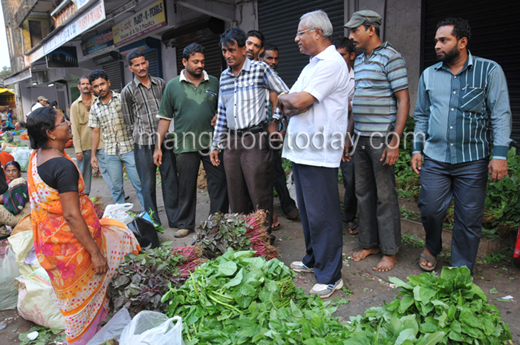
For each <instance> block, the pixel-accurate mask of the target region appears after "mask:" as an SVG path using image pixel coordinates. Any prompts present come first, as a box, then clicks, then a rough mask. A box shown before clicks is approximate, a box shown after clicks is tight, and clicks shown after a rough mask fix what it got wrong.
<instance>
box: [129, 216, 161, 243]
mask: <svg viewBox="0 0 520 345" xmlns="http://www.w3.org/2000/svg"><path fill="white" fill-rule="evenodd" d="M145 215H146V216H148V214H147V213H146V212H143V213H141V214H139V215H138V216H137V217H136V218H135V219H134V220H132V222H131V223H130V224H128V229H130V231H132V233H133V234H134V236H135V238H136V239H137V241H138V242H139V244H140V245H141V249H143V250H145V249H150V248H157V247H159V246H160V245H161V243H160V242H159V236H157V230H155V226H154V225H153V223H152V222H150V221H148V220H146V218H145V217H144V216H145ZM149 218H150V217H149V216H148V219H149Z"/></svg>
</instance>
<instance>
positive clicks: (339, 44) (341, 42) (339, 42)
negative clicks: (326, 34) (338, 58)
mask: <svg viewBox="0 0 520 345" xmlns="http://www.w3.org/2000/svg"><path fill="white" fill-rule="evenodd" d="M332 44H334V45H335V46H336V49H339V48H345V49H346V50H347V52H348V53H349V54H351V53H354V52H355V51H356V49H354V43H353V41H352V40H351V39H349V38H346V37H338V38H336V39H335V40H334V42H333V43H332Z"/></svg>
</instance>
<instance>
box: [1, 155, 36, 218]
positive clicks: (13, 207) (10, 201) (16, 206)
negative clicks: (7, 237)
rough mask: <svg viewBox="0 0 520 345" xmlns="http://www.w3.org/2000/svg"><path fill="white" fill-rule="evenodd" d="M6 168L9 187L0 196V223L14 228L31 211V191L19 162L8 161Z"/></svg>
mask: <svg viewBox="0 0 520 345" xmlns="http://www.w3.org/2000/svg"><path fill="white" fill-rule="evenodd" d="M4 170H5V176H6V179H7V183H8V184H9V189H8V190H7V191H6V192H5V193H4V194H3V195H2V198H0V204H2V205H0V224H4V225H9V226H10V227H13V228H14V227H15V226H16V224H18V222H19V221H20V219H22V218H23V217H25V216H26V215H28V214H29V213H31V204H30V203H29V191H28V190H27V182H25V179H24V178H23V177H22V170H21V169H20V164H18V162H16V161H11V162H8V163H6V164H5V166H4Z"/></svg>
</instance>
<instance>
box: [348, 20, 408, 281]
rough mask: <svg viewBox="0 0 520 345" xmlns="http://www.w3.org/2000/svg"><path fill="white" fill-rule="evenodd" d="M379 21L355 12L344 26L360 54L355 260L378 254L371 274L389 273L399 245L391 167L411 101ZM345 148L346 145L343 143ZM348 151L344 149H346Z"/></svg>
mask: <svg viewBox="0 0 520 345" xmlns="http://www.w3.org/2000/svg"><path fill="white" fill-rule="evenodd" d="M381 21H382V18H381V16H380V15H379V14H377V13H376V12H374V11H370V10H364V11H359V12H356V13H354V14H353V15H352V18H351V19H350V20H349V21H348V23H346V24H345V27H346V28H349V29H350V36H349V38H351V39H352V40H353V41H354V45H355V46H356V47H358V48H360V49H363V50H364V53H363V54H360V55H359V56H358V57H357V58H356V61H355V63H354V74H355V78H356V90H355V93H354V100H353V103H352V114H353V118H354V126H353V127H354V133H355V135H356V136H357V138H356V139H355V141H357V145H356V146H355V147H354V167H355V169H354V170H355V180H356V196H357V199H358V202H359V244H360V246H361V248H362V250H360V251H358V252H355V253H354V255H353V258H352V259H353V260H354V261H360V260H363V259H364V258H366V257H367V256H368V255H371V254H377V253H380V252H382V253H383V258H382V259H381V261H380V262H379V263H378V264H377V265H376V266H375V267H374V268H373V270H374V271H379V272H388V271H390V270H391V269H392V268H393V267H394V265H395V262H396V260H397V258H396V254H397V252H398V251H399V248H400V247H401V220H400V212H399V204H398V201H397V192H396V191H395V163H396V162H397V159H398V157H399V140H400V138H401V134H402V133H403V129H404V126H405V124H406V119H407V118H408V111H409V110H410V99H409V95H408V76H407V72H406V66H405V61H404V59H403V57H402V56H401V54H400V53H399V52H397V51H396V50H395V48H394V47H392V45H391V44H390V43H389V42H385V43H383V42H381V39H380V38H379V27H380V26H381ZM345 145H346V146H347V147H348V146H349V145H350V142H349V141H348V140H347V142H346V143H345ZM347 152H348V151H347ZM374 182H375V183H374Z"/></svg>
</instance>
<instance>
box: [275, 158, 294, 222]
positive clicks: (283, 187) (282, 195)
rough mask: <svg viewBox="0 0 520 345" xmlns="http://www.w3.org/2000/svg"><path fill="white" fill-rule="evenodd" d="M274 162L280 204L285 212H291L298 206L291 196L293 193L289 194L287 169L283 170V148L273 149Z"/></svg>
mask: <svg viewBox="0 0 520 345" xmlns="http://www.w3.org/2000/svg"><path fill="white" fill-rule="evenodd" d="M273 163H274V180H273V185H274V189H276V193H278V198H279V199H280V205H281V206H282V211H283V213H285V214H289V212H291V211H292V210H293V209H294V208H296V203H295V202H294V200H293V199H292V198H291V194H289V190H288V189H287V180H286V178H287V177H286V176H285V171H284V170H283V166H282V154H281V150H273Z"/></svg>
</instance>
